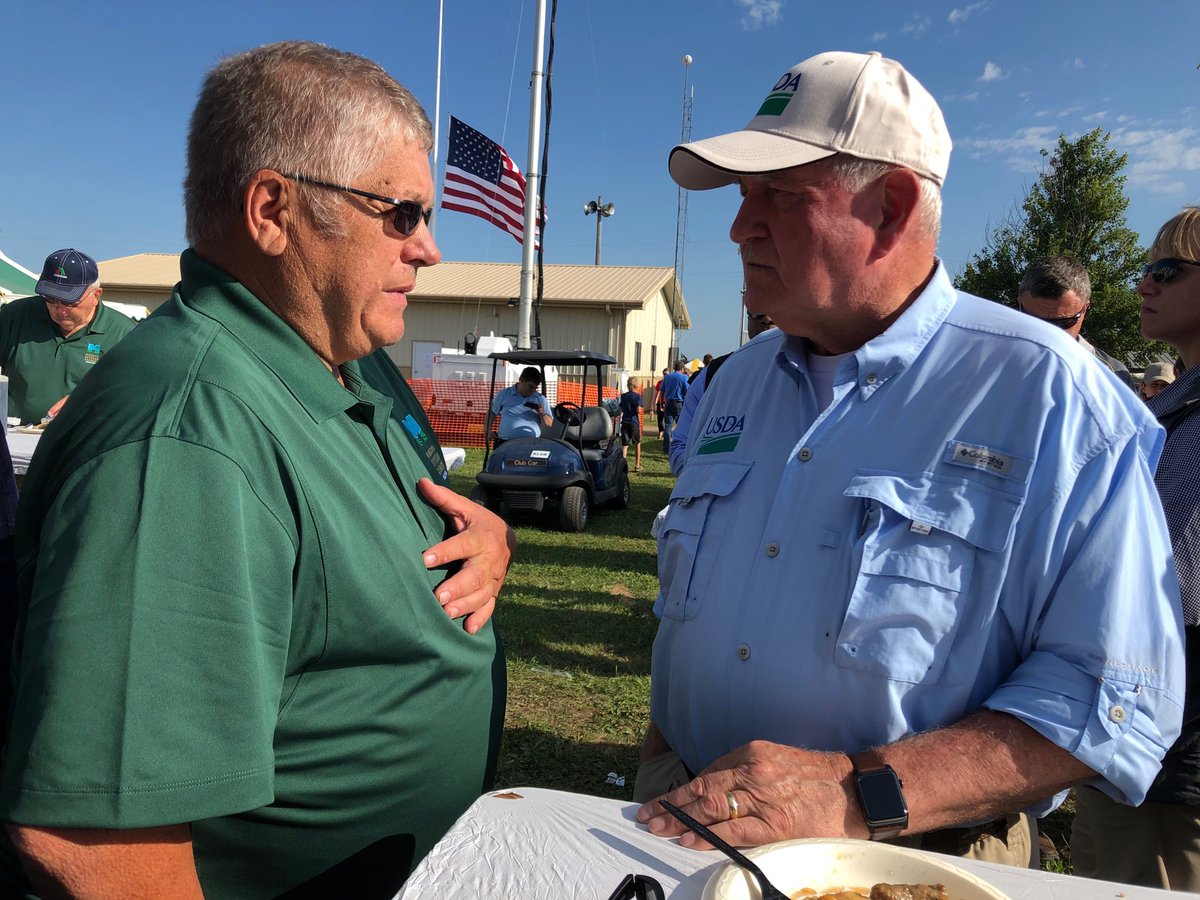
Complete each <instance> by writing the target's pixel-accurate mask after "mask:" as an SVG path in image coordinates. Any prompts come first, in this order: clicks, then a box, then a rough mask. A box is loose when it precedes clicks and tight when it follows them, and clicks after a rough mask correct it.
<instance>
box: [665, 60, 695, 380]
mask: <svg viewBox="0 0 1200 900" xmlns="http://www.w3.org/2000/svg"><path fill="white" fill-rule="evenodd" d="M682 62H683V124H682V125H681V126H680V129H679V143H681V144H686V143H687V142H688V141H690V140H691V139H692V99H693V90H692V86H691V84H689V83H688V69H689V68H690V67H691V65H692V55H691V54H690V53H686V54H684V57H683V60H682ZM677 192H678V194H677V196H678V199H677V204H676V208H675V266H674V269H675V290H674V296H673V297H672V300H671V358H670V359H669V360H667V363H668V365H671V364H673V363H674V362H675V360H676V359H678V358H679V335H678V329H679V324H680V322H679V319H680V291H681V290H682V289H683V256H684V250H685V247H686V244H687V214H688V192H687V191H685V190H684V189H683V188H682V187H679V188H677Z"/></svg>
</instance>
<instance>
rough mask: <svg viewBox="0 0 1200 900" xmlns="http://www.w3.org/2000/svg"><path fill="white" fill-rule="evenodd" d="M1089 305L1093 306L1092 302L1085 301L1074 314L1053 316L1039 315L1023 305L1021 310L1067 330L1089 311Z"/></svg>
mask: <svg viewBox="0 0 1200 900" xmlns="http://www.w3.org/2000/svg"><path fill="white" fill-rule="evenodd" d="M1089 306H1091V304H1090V303H1085V304H1084V305H1083V309H1081V310H1080V311H1079V312H1077V313H1075V315H1073V316H1052V317H1050V318H1047V317H1045V316H1039V315H1038V314H1037V313H1031V312H1030V311H1029V310H1027V309H1026V308H1025V307H1023V306H1022V307H1021V312H1023V313H1025V315H1027V316H1033V317H1034V318H1035V319H1040V320H1041V321H1043V322H1045V323H1046V324H1048V325H1053V326H1054V327H1055V328H1061V329H1063V330H1064V331H1065V330H1066V329H1068V328H1074V327H1075V323H1076V322H1078V321H1079V320H1080V319H1082V318H1083V314H1084V313H1086V312H1087V311H1088V307H1089Z"/></svg>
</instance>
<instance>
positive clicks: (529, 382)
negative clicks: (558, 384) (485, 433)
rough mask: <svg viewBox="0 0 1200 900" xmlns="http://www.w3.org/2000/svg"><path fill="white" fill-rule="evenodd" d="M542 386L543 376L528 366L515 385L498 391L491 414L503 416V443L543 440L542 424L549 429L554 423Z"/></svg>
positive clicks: (501, 418)
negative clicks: (539, 388) (528, 439)
mask: <svg viewBox="0 0 1200 900" xmlns="http://www.w3.org/2000/svg"><path fill="white" fill-rule="evenodd" d="M541 383H542V373H541V372H540V371H539V370H538V369H537V367H535V366H527V367H526V368H525V369H524V370H522V372H521V376H520V377H519V378H518V379H517V383H516V384H512V385H509V386H508V387H506V388H505V389H504V390H502V391H497V392H496V396H495V397H494V398H493V399H492V413H493V415H497V416H499V417H500V427H499V430H498V434H499V436H500V440H502V441H510V440H512V439H513V438H521V437H540V436H541V434H542V426H543V425H544V426H546V427H547V428H549V427H550V426H551V425H553V424H554V419H553V417H552V416H551V415H550V401H549V400H547V399H546V398H545V396H544V395H543V394H542V393H541V391H539V390H538V386H539V385H540V384H541Z"/></svg>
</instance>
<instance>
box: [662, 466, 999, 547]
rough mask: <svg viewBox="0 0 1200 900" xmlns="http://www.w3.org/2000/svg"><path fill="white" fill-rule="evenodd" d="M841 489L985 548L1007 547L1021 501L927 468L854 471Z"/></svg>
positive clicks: (847, 493)
mask: <svg viewBox="0 0 1200 900" xmlns="http://www.w3.org/2000/svg"><path fill="white" fill-rule="evenodd" d="M676 489H678V488H676ZM844 494H845V496H847V497H861V498H864V499H869V500H875V501H876V502H878V503H880V504H882V505H883V506H886V507H887V508H888V509H891V510H895V511H896V512H897V513H899V514H900V515H902V516H904V517H905V518H906V519H910V520H912V521H914V522H920V523H924V524H926V525H931V526H933V527H934V528H937V529H940V530H941V531H944V532H946V533H947V534H952V535H954V536H955V537H958V538H961V539H962V540H964V541H966V542H968V543H969V544H971V545H973V546H975V547H979V548H980V549H982V550H991V551H1000V550H1003V549H1004V548H1005V547H1007V546H1008V542H1009V541H1010V540H1011V538H1012V532H1013V523H1014V522H1015V521H1016V517H1017V512H1018V511H1019V510H1020V509H1021V502H1022V501H1021V498H1019V497H1016V496H1013V495H1012V494H1006V493H1003V492H1000V491H994V490H990V489H988V488H986V487H984V486H983V485H980V484H978V483H977V482H974V481H970V480H967V479H957V478H947V477H945V476H943V475H931V474H928V473H921V474H919V475H897V474H894V473H881V472H871V473H865V472H860V473H859V474H857V475H855V476H854V478H852V479H851V480H850V485H849V486H848V487H847V488H846V490H845V491H844Z"/></svg>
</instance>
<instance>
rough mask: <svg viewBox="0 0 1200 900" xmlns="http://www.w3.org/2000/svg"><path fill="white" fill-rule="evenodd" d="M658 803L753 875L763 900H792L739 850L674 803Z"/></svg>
mask: <svg viewBox="0 0 1200 900" xmlns="http://www.w3.org/2000/svg"><path fill="white" fill-rule="evenodd" d="M658 803H659V805H660V806H661V807H662V808H663V809H665V810H666V811H667V812H669V813H670V814H671V815H673V816H674V817H675V818H677V819H678V820H679V821H680V822H682V823H683V824H684V825H686V826H687V827H688V828H690V829H692V831H694V832H696V834H698V835H700V837H702V838H704V839H705V840H706V841H708V842H709V843H710V844H712V845H713V846H714V847H716V848H717V849H718V850H720V851H721V852H722V853H724V854H725V855H726V856H728V857H729V858H730V859H732V860H733V861H734V862H735V863H737V864H738V865H739V866H741V867H742V868H743V869H745V870H746V871H747V872H749V873H750V874H751V875H753V876H754V878H755V879H756V880H757V881H758V890H759V891H760V892H761V893H762V896H763V900H790V898H789V897H788V895H787V894H785V893H784V892H783V891H781V890H780V889H779V888H777V887H775V885H773V884H771V881H770V879H768V878H767V876H766V875H764V874H763V870H762V869H760V868H759V867H758V866H756V865H755V864H754V863H752V862H751V861H750V859H749V858H748V857H747V856H745V855H744V854H742V853H741V852H739V851H738V850H735V849H734V848H733V847H731V846H730V845H729V844H727V843H726V842H725V841H723V840H722V839H721V838H719V837H717V836H716V835H715V834H713V833H712V832H711V831H709V829H708V828H707V827H705V826H704V825H701V824H700V823H699V822H697V821H696V820H695V819H693V818H692V817H691V816H689V815H688V814H687V813H685V812H684V811H683V810H682V809H680V808H679V807H678V806H676V805H675V804H674V803H668V802H667V801H666V800H659V801H658Z"/></svg>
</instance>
